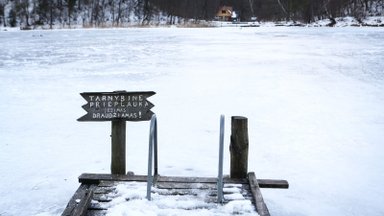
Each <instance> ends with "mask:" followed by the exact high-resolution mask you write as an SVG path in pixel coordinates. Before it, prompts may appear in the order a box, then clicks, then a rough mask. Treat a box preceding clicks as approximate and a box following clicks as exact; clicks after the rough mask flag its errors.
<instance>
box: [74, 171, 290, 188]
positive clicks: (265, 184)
mask: <svg viewBox="0 0 384 216" xmlns="http://www.w3.org/2000/svg"><path fill="white" fill-rule="evenodd" d="M102 181H106V182H105V183H104V184H106V185H108V183H107V182H108V181H138V182H146V181H147V176H146V175H114V174H92V173H83V174H81V175H80V176H79V182H80V183H85V184H99V183H101V182H102ZM157 182H184V183H217V178H213V177H181V176H158V177H157ZM257 182H258V184H259V186H260V188H289V184H288V182H287V181H286V180H273V179H257ZM224 183H226V184H231V183H233V184H248V181H247V179H230V178H228V177H226V178H224ZM111 184H113V183H111Z"/></svg>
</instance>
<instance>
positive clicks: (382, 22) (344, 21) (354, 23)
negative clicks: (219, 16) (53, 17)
mask: <svg viewBox="0 0 384 216" xmlns="http://www.w3.org/2000/svg"><path fill="white" fill-rule="evenodd" d="M218 27H375V28H376V27H384V16H370V17H366V18H364V19H363V20H360V21H358V20H357V19H356V18H353V17H338V18H335V19H334V22H332V20H330V19H323V20H318V21H315V22H313V23H309V24H308V23H302V22H297V21H276V22H272V21H255V22H238V23H234V22H219V21H210V22H206V21H201V22H199V23H197V24H195V23H193V22H192V21H190V22H188V21H187V22H185V23H184V24H178V25H169V24H149V25H140V24H131V25H126V26H119V27H116V26H108V25H107V26H102V27H97V26H96V27H88V26H87V27H84V26H82V25H71V26H63V25H54V26H53V27H52V29H50V27H49V26H48V25H46V26H36V27H33V26H31V27H29V28H22V27H3V26H2V27H0V32H1V31H18V30H53V29H115V28H117V29H118V28H122V29H124V28H218Z"/></svg>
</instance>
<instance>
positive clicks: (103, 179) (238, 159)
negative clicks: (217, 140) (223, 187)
mask: <svg viewBox="0 0 384 216" xmlns="http://www.w3.org/2000/svg"><path fill="white" fill-rule="evenodd" d="M231 130H232V131H231V132H232V133H231V143H230V153H231V170H230V175H229V176H227V177H225V178H224V179H223V181H224V184H241V185H242V188H243V190H245V192H246V194H248V195H247V196H246V198H247V199H249V200H251V201H252V203H253V204H254V206H255V210H256V211H257V213H258V214H259V215H260V216H269V215H270V213H269V210H268V208H267V205H266V204H265V202H264V199H263V196H262V194H261V190H260V188H277V189H288V188H289V184H288V182H287V181H286V180H272V179H257V178H256V175H255V173H254V172H249V173H248V143H249V141H248V120H247V118H245V117H240V116H233V117H232V125H231ZM112 156H113V155H112ZM112 160H113V158H112ZM121 170H125V166H124V167H123V168H122V169H121ZM112 171H113V169H112ZM112 173H113V174H90V173H84V174H82V175H81V176H80V177H79V182H80V183H81V185H80V186H79V188H78V189H77V191H76V192H75V194H74V195H73V196H72V198H71V199H70V201H69V203H68V205H67V207H66V208H65V210H64V212H63V214H62V216H85V215H87V216H96V215H97V216H99V215H104V214H103V212H104V213H105V212H106V210H107V209H103V208H98V207H95V206H92V202H91V201H92V200H97V198H96V195H97V193H99V192H97V191H100V189H101V187H105V185H116V184H119V183H122V182H129V181H135V182H147V176H146V175H134V174H133V173H132V172H128V174H122V173H120V171H119V172H117V173H114V172H112ZM217 181H218V178H216V177H212V178H209V177H175V176H174V177H172V176H160V175H156V176H155V177H154V184H155V185H156V186H160V187H162V188H165V189H196V187H199V189H210V188H211V189H212V188H215V187H216V186H217V185H216V184H217ZM104 201H105V200H104Z"/></svg>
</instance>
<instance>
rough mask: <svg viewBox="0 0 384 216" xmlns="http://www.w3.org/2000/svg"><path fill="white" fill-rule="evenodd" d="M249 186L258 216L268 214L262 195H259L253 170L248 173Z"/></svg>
mask: <svg viewBox="0 0 384 216" xmlns="http://www.w3.org/2000/svg"><path fill="white" fill-rule="evenodd" d="M248 180H249V186H250V189H251V192H252V196H253V198H254V200H255V205H256V211H257V213H258V214H259V215H260V216H270V214H269V210H268V208H267V205H266V204H265V203H264V199H263V195H261V191H260V187H259V184H258V183H257V179H256V175H255V173H254V172H250V173H248Z"/></svg>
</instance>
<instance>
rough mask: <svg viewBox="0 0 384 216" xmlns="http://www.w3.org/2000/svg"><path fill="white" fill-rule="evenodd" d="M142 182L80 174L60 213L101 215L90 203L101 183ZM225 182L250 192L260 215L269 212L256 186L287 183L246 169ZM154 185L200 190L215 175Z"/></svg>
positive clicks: (164, 178) (128, 177) (135, 177)
mask: <svg viewBox="0 0 384 216" xmlns="http://www.w3.org/2000/svg"><path fill="white" fill-rule="evenodd" d="M129 181H135V182H146V181H147V176H146V175H133V174H130V175H118V174H91V173H84V174H82V175H81V176H79V182H80V183H81V185H80V187H79V188H78V190H77V191H76V192H75V194H74V195H73V197H72V198H71V200H70V201H69V203H68V205H67V207H66V209H65V210H64V212H63V214H62V216H83V215H90V216H92V215H103V212H105V211H106V209H100V208H97V207H96V208H95V207H93V206H92V205H91V201H92V200H96V198H95V197H94V195H95V191H96V190H98V189H100V188H102V187H105V185H114V184H118V183H122V182H129ZM224 183H225V184H241V185H243V188H245V190H247V191H248V192H249V194H250V196H249V197H247V198H248V199H250V200H251V201H252V203H253V204H254V206H255V210H256V211H257V213H258V214H259V215H261V216H268V215H270V214H269V211H268V208H267V205H266V204H265V202H264V199H263V196H262V194H261V191H260V188H276V189H287V188H288V187H289V184H288V182H287V181H286V180H272V179H256V176H255V173H254V172H250V173H248V175H247V178H242V179H233V178H229V177H225V178H224ZM156 184H157V185H161V187H162V188H169V189H174V190H177V189H196V188H195V187H196V186H197V185H198V187H199V188H200V189H209V188H214V187H216V184H217V178H215V177H176V176H173V177H172V176H157V177H156Z"/></svg>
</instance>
